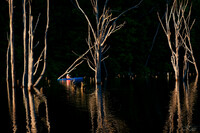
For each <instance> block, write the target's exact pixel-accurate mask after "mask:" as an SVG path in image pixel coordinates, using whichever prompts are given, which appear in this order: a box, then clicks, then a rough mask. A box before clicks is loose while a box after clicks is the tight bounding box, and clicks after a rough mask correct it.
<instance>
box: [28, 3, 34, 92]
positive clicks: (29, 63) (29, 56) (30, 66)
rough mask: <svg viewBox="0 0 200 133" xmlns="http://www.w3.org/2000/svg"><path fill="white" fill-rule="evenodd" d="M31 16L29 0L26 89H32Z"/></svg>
mask: <svg viewBox="0 0 200 133" xmlns="http://www.w3.org/2000/svg"><path fill="white" fill-rule="evenodd" d="M32 23H33V16H32V15H31V1H30V0H29V42H28V89H29V91H30V90H31V88H32V87H33V69H34V68H33V67H34V66H33V65H34V64H33V25H32Z"/></svg>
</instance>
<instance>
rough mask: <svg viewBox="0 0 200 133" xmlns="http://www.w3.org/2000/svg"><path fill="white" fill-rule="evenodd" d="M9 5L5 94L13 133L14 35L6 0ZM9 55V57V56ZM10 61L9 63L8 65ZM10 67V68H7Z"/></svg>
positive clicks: (10, 10) (9, 2) (10, 2)
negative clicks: (6, 94)
mask: <svg viewBox="0 0 200 133" xmlns="http://www.w3.org/2000/svg"><path fill="white" fill-rule="evenodd" d="M8 4H9V20H10V22H9V30H10V32H9V34H10V35H9V38H8V49H7V61H6V64H7V68H6V81H7V93H8V106H9V109H10V115H11V119H12V124H13V132H16V130H17V125H16V101H15V99H16V94H15V89H16V88H15V87H16V86H15V58H14V57H15V56H14V34H13V0H8ZM9 54H10V56H9ZM9 60H10V63H9ZM9 66H10V67H9ZM9 68H10V70H11V81H12V82H11V83H12V84H11V89H12V94H11V95H12V102H11V100H10V87H9Z"/></svg>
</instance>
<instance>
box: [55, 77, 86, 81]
mask: <svg viewBox="0 0 200 133" xmlns="http://www.w3.org/2000/svg"><path fill="white" fill-rule="evenodd" d="M57 80H58V81H61V80H71V81H73V82H82V81H83V77H75V78H62V79H57Z"/></svg>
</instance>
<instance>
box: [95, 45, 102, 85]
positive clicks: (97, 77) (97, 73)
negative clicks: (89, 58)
mask: <svg viewBox="0 0 200 133" xmlns="http://www.w3.org/2000/svg"><path fill="white" fill-rule="evenodd" d="M96 62H97V65H96V71H95V80H96V84H101V46H100V48H99V50H98V52H97V61H96Z"/></svg>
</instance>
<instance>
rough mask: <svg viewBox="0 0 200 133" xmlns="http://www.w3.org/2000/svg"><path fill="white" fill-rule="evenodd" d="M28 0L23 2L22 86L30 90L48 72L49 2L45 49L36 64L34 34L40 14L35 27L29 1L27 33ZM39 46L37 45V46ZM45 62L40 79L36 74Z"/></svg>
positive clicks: (29, 1)
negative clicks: (40, 65) (41, 63)
mask: <svg viewBox="0 0 200 133" xmlns="http://www.w3.org/2000/svg"><path fill="white" fill-rule="evenodd" d="M26 3H27V1H26V0H23V1H22V4H23V23H24V32H23V45H24V72H23V77H22V86H23V87H28V89H29V90H30V89H31V88H32V87H33V86H37V85H38V84H39V82H40V80H41V79H42V77H43V76H44V73H45V70H46V58H47V32H48V28H49V0H47V23H46V30H45V36H44V49H43V50H42V52H41V53H40V56H39V57H38V59H37V60H36V62H35V63H34V47H36V46H34V34H35V30H36V28H37V25H38V22H39V19H40V14H39V15H38V18H37V22H36V24H35V26H34V27H33V16H32V9H31V4H32V1H31V0H28V5H29V6H28V14H29V15H28V33H27V29H26V27H27V19H26V16H27V15H26V14H27V13H26V11H27V10H26ZM27 37H28V43H27ZM36 45H37V44H36ZM41 61H43V62H44V63H43V69H42V71H41V72H40V73H39V74H38V75H39V76H38V78H35V79H36V80H34V77H36V74H37V72H38V67H39V64H40V62H41Z"/></svg>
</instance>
